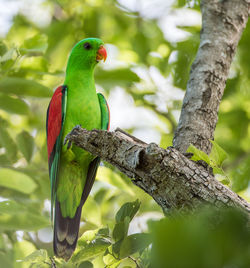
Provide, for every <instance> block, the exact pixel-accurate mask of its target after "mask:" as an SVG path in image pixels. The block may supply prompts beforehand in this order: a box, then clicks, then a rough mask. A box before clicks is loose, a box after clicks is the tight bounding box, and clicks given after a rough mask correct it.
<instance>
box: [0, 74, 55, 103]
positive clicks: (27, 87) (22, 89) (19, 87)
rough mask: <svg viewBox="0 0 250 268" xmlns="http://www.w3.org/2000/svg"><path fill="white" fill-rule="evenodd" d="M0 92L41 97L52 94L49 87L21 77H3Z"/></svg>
mask: <svg viewBox="0 0 250 268" xmlns="http://www.w3.org/2000/svg"><path fill="white" fill-rule="evenodd" d="M0 92H3V93H6V94H7V93H8V94H16V95H19V96H31V97H40V98H47V97H51V95H52V91H51V90H50V89H49V88H47V87H45V86H43V85H41V84H39V83H37V82H35V81H33V80H27V79H25V78H20V77H4V78H2V79H1V80H0Z"/></svg>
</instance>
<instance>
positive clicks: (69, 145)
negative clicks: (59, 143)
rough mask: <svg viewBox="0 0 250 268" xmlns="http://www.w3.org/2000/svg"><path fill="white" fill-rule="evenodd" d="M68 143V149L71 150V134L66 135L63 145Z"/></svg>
mask: <svg viewBox="0 0 250 268" xmlns="http://www.w3.org/2000/svg"><path fill="white" fill-rule="evenodd" d="M66 144H67V150H69V149H70V148H71V146H72V141H71V140H69V134H68V135H67V136H66V137H65V139H64V141H63V145H66Z"/></svg>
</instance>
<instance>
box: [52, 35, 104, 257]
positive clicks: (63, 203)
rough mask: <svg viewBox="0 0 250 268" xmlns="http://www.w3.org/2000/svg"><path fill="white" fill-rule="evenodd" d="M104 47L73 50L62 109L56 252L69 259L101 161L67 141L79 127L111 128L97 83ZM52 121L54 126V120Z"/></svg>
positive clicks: (55, 185) (55, 181)
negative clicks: (68, 146)
mask: <svg viewBox="0 0 250 268" xmlns="http://www.w3.org/2000/svg"><path fill="white" fill-rule="evenodd" d="M102 45H103V42H102V41H101V40H100V39H97V38H88V39H84V40H82V41H80V42H79V43H77V44H76V45H75V47H74V48H73V49H72V52H71V54H70V57H69V60H68V64H67V69H66V77H65V81H64V87H65V88H66V90H65V92H66V93H64V95H63V97H62V100H65V105H62V114H65V118H64V120H62V123H61V131H60V135H59V138H58V139H57V146H56V150H55V155H54V158H52V159H53V161H52V168H51V171H50V177H51V182H52V183H51V187H52V205H53V203H54V197H55V206H56V208H55V212H56V213H55V219H54V221H55V223H54V225H55V227H54V251H55V253H56V255H58V256H59V257H63V258H65V259H68V258H69V257H70V256H71V254H72V253H73V251H74V248H75V245H76V239H77V236H78V229H77V230H76V228H79V221H80V214H79V210H80V212H81V206H82V205H83V203H84V202H85V200H86V197H87V195H88V193H89V191H90V189H91V187H92V184H93V180H94V177H95V174H96V170H97V167H98V164H99V162H100V160H99V158H96V159H95V157H94V156H93V155H91V154H90V153H88V152H86V151H84V150H83V149H80V148H79V147H77V146H75V145H74V144H73V145H72V147H71V148H70V149H67V145H63V141H64V139H65V137H66V135H67V134H68V133H69V132H70V131H71V130H72V129H73V128H74V127H75V126H76V125H81V126H82V127H83V128H85V129H87V130H92V129H94V128H96V129H107V128H108V123H109V110H108V106H107V103H106V101H105V98H104V97H103V96H102V95H101V94H97V93H96V89H95V83H94V68H95V66H96V64H97V62H98V60H100V59H105V58H106V50H105V49H104V48H103V47H102ZM100 53H101V54H100ZM103 53H104V54H103ZM62 103H63V102H62ZM50 110H52V109H50V107H49V108H48V111H50ZM48 114H49V113H48ZM49 120H50V122H51V120H53V118H49ZM51 128H52V127H51ZM59 145H60V146H59ZM51 155H53V152H52V153H51ZM94 159H95V160H94ZM58 167H59V168H58ZM58 210H59V211H58Z"/></svg>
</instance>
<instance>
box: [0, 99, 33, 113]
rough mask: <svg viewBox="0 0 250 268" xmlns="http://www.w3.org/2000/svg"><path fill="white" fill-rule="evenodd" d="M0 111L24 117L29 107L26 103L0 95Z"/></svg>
mask: <svg viewBox="0 0 250 268" xmlns="http://www.w3.org/2000/svg"><path fill="white" fill-rule="evenodd" d="M0 109H2V110H5V111H7V112H9V113H14V114H23V115H26V114H28V113H29V106H28V104H27V103H26V102H24V101H23V100H21V99H19V98H14V97H10V96H8V95H5V94H0Z"/></svg>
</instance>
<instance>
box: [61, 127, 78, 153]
mask: <svg viewBox="0 0 250 268" xmlns="http://www.w3.org/2000/svg"><path fill="white" fill-rule="evenodd" d="M81 127H82V126H81V125H76V126H75V127H74V128H73V129H72V131H71V132H70V133H69V134H68V135H67V136H66V137H65V139H64V141H63V145H66V144H67V143H68V144H67V150H69V149H70V148H71V147H72V143H73V142H72V141H71V140H70V135H71V133H72V132H73V131H74V130H75V129H79V128H81Z"/></svg>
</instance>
